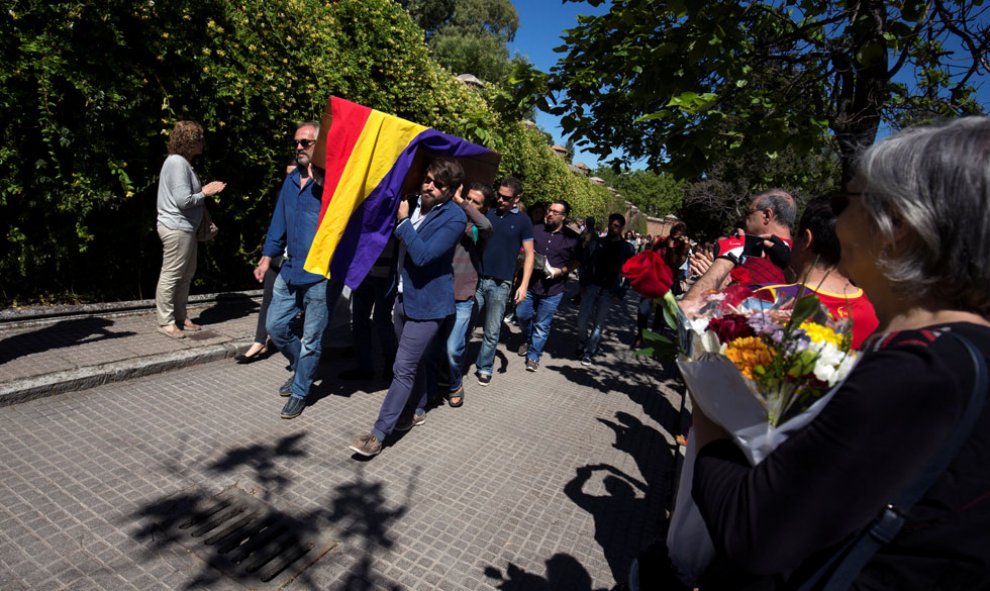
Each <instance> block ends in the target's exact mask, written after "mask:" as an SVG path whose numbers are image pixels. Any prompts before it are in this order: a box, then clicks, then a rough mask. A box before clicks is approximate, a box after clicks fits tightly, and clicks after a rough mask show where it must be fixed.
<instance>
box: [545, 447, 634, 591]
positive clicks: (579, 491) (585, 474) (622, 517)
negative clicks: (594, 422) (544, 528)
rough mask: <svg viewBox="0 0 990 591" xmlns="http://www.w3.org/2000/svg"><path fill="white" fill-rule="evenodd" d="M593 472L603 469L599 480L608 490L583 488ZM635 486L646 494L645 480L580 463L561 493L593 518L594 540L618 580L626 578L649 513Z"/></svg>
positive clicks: (604, 465)
mask: <svg viewBox="0 0 990 591" xmlns="http://www.w3.org/2000/svg"><path fill="white" fill-rule="evenodd" d="M596 472H602V473H606V475H605V476H604V477H603V479H602V483H603V485H604V487H605V490H606V492H607V493H608V494H605V495H592V494H588V493H586V492H584V486H585V484H586V483H587V482H588V481H589V480H590V479H591V476H592V475H593V474H594V473H596ZM636 490H639V491H640V493H642V494H643V495H649V494H650V489H649V487H648V486H647V484H646V483H645V482H640V481H639V480H637V479H635V478H633V477H632V476H629V475H628V474H626V473H625V472H623V471H622V470H619V469H618V468H615V467H613V466H609V465H606V464H596V465H589V466H581V467H580V468H578V469H577V475H576V476H575V477H574V478H573V479H572V480H571V481H570V482H568V483H567V485H565V486H564V494H566V495H567V497H568V498H569V499H571V501H573V502H574V504H575V505H577V506H578V507H581V508H582V509H584V510H585V511H587V512H588V513H590V514H591V516H592V517H593V518H594V519H595V541H596V542H598V545H599V546H600V547H601V549H602V552H603V553H604V555H605V560H606V562H608V566H609V568H610V569H611V570H612V578H613V579H614V580H615V581H616V582H618V583H624V582H626V577H627V575H628V573H629V567H630V565H631V564H632V559H633V557H634V556H635V555H636V554H637V553H638V552H639V550H640V546H641V544H642V538H643V532H642V529H643V521H644V518H645V517H646V516H647V514H648V513H649V503H648V502H647V499H646V498H642V497H637V496H636ZM651 533H652V532H651Z"/></svg>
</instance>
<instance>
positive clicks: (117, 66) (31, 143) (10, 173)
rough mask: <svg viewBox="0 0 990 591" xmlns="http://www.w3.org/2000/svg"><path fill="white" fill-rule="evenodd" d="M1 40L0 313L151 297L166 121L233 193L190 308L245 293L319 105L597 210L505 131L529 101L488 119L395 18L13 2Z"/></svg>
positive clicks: (250, 7) (368, 8)
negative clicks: (418, 137)
mask: <svg viewBox="0 0 990 591" xmlns="http://www.w3.org/2000/svg"><path fill="white" fill-rule="evenodd" d="M0 33H2V34H0V55H2V57H3V62H4V67H3V68H0V120H2V121H4V122H6V125H4V126H2V127H0V306H6V305H9V304H10V303H15V304H23V303H27V302H32V301H39V300H40V301H51V300H58V301H66V300H86V301H92V300H111V301H112V300H117V299H135V298H149V297H151V294H152V293H153V292H154V286H155V281H156V279H157V276H158V268H159V265H160V262H161V244H160V242H159V239H158V237H157V235H156V233H155V217H156V191H157V182H158V173H159V171H160V169H161V165H162V162H163V160H164V158H165V152H166V149H165V146H166V138H167V135H168V132H169V130H170V129H171V127H172V125H173V123H174V122H175V121H176V120H178V119H194V120H197V121H199V122H200V123H202V124H203V126H204V128H205V129H206V153H205V154H204V156H203V157H202V158H201V159H198V160H197V162H196V163H195V168H196V170H197V172H198V173H199V175H200V178H201V179H203V180H204V181H208V180H213V179H221V180H224V181H227V183H228V185H227V189H226V191H224V193H223V194H222V195H221V196H220V200H219V203H217V204H215V205H214V206H213V207H211V213H212V214H213V217H214V219H215V220H216V221H217V223H218V225H219V226H220V227H221V231H220V234H219V236H218V237H217V239H216V240H215V241H214V242H212V243H210V245H209V246H208V247H206V248H205V249H203V250H205V255H204V254H201V259H200V265H199V269H198V271H197V274H196V279H195V281H196V285H195V286H194V290H195V291H198V292H208V291H222V290H229V289H249V288H254V287H256V286H257V283H256V282H254V281H253V279H252V278H251V275H250V269H251V266H252V264H253V262H254V261H255V260H256V259H257V256H258V251H259V248H260V245H261V242H262V239H263V237H264V233H265V230H266V229H267V226H268V221H269V218H270V215H271V208H272V205H273V196H274V194H275V191H276V190H277V188H278V186H279V183H280V182H281V180H282V178H283V174H284V170H285V168H284V167H285V163H286V161H287V160H288V159H289V158H290V156H291V150H290V149H289V147H288V145H287V141H286V140H287V139H288V138H289V137H291V135H290V134H291V132H292V130H293V123H294V122H295V121H299V120H306V119H314V118H317V117H319V115H320V113H321V112H322V110H323V106H324V104H325V102H326V99H327V97H328V96H329V95H331V94H334V95H338V96H342V97H344V98H347V99H349V100H353V101H355V102H358V103H361V104H364V105H367V106H369V107H372V108H376V109H379V110H381V111H384V112H387V113H393V114H396V115H399V116H401V117H405V118H407V119H409V120H412V121H415V122H417V123H421V124H424V125H428V126H431V127H435V128H437V129H439V130H441V131H445V132H448V133H453V134H456V135H460V136H462V137H465V138H467V139H469V140H471V141H474V142H477V143H480V144H483V145H486V146H488V147H490V148H492V149H495V150H497V151H499V152H501V153H503V154H511V155H510V156H509V157H507V158H506V159H505V160H503V168H502V173H503V174H511V173H515V174H518V171H519V170H523V171H525V173H526V176H527V185H528V186H529V187H530V189H531V191H532V194H534V195H549V194H568V195H570V194H574V195H577V196H578V197H577V198H576V201H577V202H578V203H579V204H580V205H581V207H584V208H586V209H589V210H592V209H595V208H599V209H604V208H605V206H604V205H602V204H604V203H605V202H606V201H607V200H608V196H607V195H603V194H602V193H601V192H599V191H596V190H595V189H592V188H590V184H589V183H587V181H583V184H582V182H580V181H579V180H578V179H577V177H574V175H569V173H567V172H566V170H565V171H563V173H561V172H560V171H559V170H558V168H556V167H557V166H558V165H561V164H562V163H561V162H560V161H559V160H557V161H556V162H553V161H551V160H550V158H551V156H550V155H549V153H548V151H547V150H546V147H545V146H543V152H542V153H541V152H540V151H539V150H537V149H536V147H535V146H536V144H534V143H533V141H534V140H533V134H534V133H535V134H536V136H537V137H538V138H539V140H538V141H539V142H543V136H542V135H541V134H540V132H538V131H536V130H527V129H525V128H524V127H523V126H522V125H521V124H517V123H515V122H516V121H518V117H516V116H515V115H516V114H517V113H518V112H521V111H524V110H525V109H531V107H532V104H533V102H532V99H531V98H528V99H526V100H517V99H513V100H511V101H510V100H508V99H505V102H504V103H503V104H502V106H504V107H506V110H505V112H504V113H503V112H500V111H498V110H496V109H494V108H493V106H492V104H493V102H494V98H493V97H496V96H505V95H507V94H508V90H502V89H499V90H498V91H497V92H496V91H495V90H489V89H486V90H485V91H483V92H476V91H474V90H472V89H470V88H468V87H466V86H465V85H463V84H460V83H459V82H457V81H456V80H454V79H453V77H451V75H450V73H449V72H447V71H446V70H444V69H443V68H442V67H441V66H440V65H438V64H437V63H436V62H435V61H434V60H432V59H431V57H430V51H429V48H428V47H427V45H426V43H425V42H424V33H423V30H422V29H421V28H419V27H418V26H416V24H415V23H414V22H413V21H412V19H411V18H410V17H409V14H408V13H407V12H406V11H404V10H403V9H402V8H401V7H399V6H398V5H397V4H395V3H393V2H391V1H390V0H338V1H337V2H333V3H327V2H324V1H323V0H242V1H241V2H238V3H231V2H227V1H225V0H195V1H194V0H156V1H155V2H147V1H143V0H106V1H103V2H95V1H93V0H65V1H63V2H59V3H51V2H47V1H45V0H21V1H19V2H17V3H16V4H15V5H12V7H11V8H10V9H9V10H5V11H3V12H2V13H0ZM510 106H511V107H512V108H509V107H510ZM514 109H518V110H514ZM550 179H553V182H554V184H553V185H551V184H549V182H550ZM557 190H560V191H561V193H554V191H557Z"/></svg>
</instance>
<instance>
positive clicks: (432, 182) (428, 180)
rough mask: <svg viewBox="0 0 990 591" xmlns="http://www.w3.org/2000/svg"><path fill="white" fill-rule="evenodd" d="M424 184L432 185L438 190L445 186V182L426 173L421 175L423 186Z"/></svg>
mask: <svg viewBox="0 0 990 591" xmlns="http://www.w3.org/2000/svg"><path fill="white" fill-rule="evenodd" d="M426 185H433V186H434V187H436V188H437V189H439V190H440V191H443V190H444V189H446V188H447V185H446V184H444V183H441V182H440V181H438V180H437V179H435V178H433V177H432V176H430V175H426V176H424V177H423V186H424V187H425V186H426Z"/></svg>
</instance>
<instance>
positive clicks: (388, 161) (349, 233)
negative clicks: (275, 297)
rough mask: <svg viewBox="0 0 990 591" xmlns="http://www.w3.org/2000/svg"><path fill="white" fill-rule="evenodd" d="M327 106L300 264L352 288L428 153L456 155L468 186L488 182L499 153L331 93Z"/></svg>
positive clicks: (382, 242) (418, 178) (387, 231)
mask: <svg viewBox="0 0 990 591" xmlns="http://www.w3.org/2000/svg"><path fill="white" fill-rule="evenodd" d="M327 106H328V109H327V110H328V113H324V116H323V122H322V123H321V126H320V136H319V138H318V141H317V148H316V151H315V153H314V159H313V161H314V163H319V162H321V161H323V153H324V152H325V154H326V159H325V164H326V173H325V177H324V183H323V207H322V210H321V211H320V224H319V227H318V229H317V231H316V236H315V237H314V238H313V244H312V246H311V247H310V249H309V256H307V257H306V263H305V265H304V267H305V269H306V270H307V271H309V272H310V273H316V274H319V275H323V276H324V277H334V278H343V280H344V284H345V285H347V286H348V287H350V288H351V289H354V288H356V287H357V286H358V285H359V284H360V283H361V281H362V280H364V277H365V275H367V273H368V271H369V270H370V269H371V267H372V265H374V263H375V261H376V260H377V259H378V256H379V255H381V253H382V250H383V249H384V248H385V244H386V242H388V238H389V235H390V234H391V232H392V229H393V228H394V226H395V212H396V210H397V208H398V207H399V200H400V199H401V198H402V196H403V195H408V194H412V193H417V192H418V191H419V182H420V181H421V180H422V174H423V172H424V169H425V167H426V164H427V162H428V159H429V158H430V157H433V156H442V157H447V158H454V159H457V160H459V161H460V162H461V164H462V165H463V166H464V170H465V173H466V175H465V184H466V183H469V182H475V181H477V182H483V183H491V182H492V181H493V179H494V177H495V173H496V171H497V169H498V162H499V156H498V154H496V153H495V152H492V151H491V150H489V149H487V148H483V147H481V146H478V145H475V144H472V143H470V142H468V141H465V140H463V139H461V138H459V137H457V136H453V135H447V134H445V133H441V132H439V131H437V130H435V129H431V128H429V127H424V126H422V125H417V124H415V123H412V122H409V121H406V120H405V119H400V118H399V117H395V116H392V115H386V114H385V113H382V112H380V111H376V110H374V109H370V108H368V107H363V106H361V105H358V104H355V103H352V102H350V101H346V100H344V99H341V98H337V97H331V98H330V101H329V104H328V105H327ZM327 119H329V120H330V121H329V125H327V123H328V121H327Z"/></svg>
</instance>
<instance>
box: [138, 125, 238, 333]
mask: <svg viewBox="0 0 990 591" xmlns="http://www.w3.org/2000/svg"><path fill="white" fill-rule="evenodd" d="M204 145H205V141H204V138H203V128H202V127H201V126H200V124H199V123H196V122H195V121H179V122H177V123H176V124H175V127H174V128H173V129H172V133H171V135H169V138H168V154H169V155H168V158H166V159H165V164H163V165H162V172H161V174H160V175H159V178H158V237H159V238H161V240H162V270H161V273H159V275H158V288H157V289H156V290H155V307H156V308H157V309H158V331H159V332H160V333H162V334H164V335H166V336H169V337H172V338H176V339H181V338H182V337H183V336H185V335H184V334H183V332H182V331H183V330H184V329H189V330H199V326H198V325H197V324H195V323H194V322H193V321H192V320H189V318H188V317H187V316H186V302H187V301H188V299H189V286H190V284H192V278H193V274H195V273H196V251H197V241H196V230H197V229H198V228H199V224H200V223H201V222H202V221H203V215H204V212H205V210H206V208H205V206H204V205H203V201H204V200H205V199H206V198H207V197H209V196H211V195H216V194H217V193H219V192H221V191H223V189H224V187H226V186H227V185H226V184H225V183H221V182H220V181H213V182H212V183H208V184H207V185H206V186H202V185H200V183H199V177H197V176H196V173H195V171H193V168H192V164H191V162H192V159H193V158H195V157H196V156H199V155H200V154H202V153H203V146H204Z"/></svg>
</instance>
